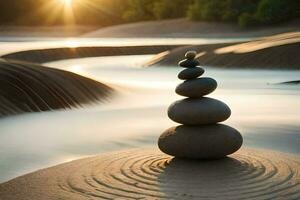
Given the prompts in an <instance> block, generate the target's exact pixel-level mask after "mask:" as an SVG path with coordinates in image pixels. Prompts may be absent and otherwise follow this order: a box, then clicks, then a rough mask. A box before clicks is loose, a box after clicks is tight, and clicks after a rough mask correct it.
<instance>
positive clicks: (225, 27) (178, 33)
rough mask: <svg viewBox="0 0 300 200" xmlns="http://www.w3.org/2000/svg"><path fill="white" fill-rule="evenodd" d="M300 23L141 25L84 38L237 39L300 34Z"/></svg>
mask: <svg viewBox="0 0 300 200" xmlns="http://www.w3.org/2000/svg"><path fill="white" fill-rule="evenodd" d="M299 24H300V23H299V20H295V21H291V22H289V23H285V24H279V25H277V26H269V27H268V26H265V27H255V28H248V29H243V28H241V27H239V26H238V25H237V24H230V23H218V22H201V21H198V22H197V21H189V20H186V19H170V20H159V21H148V22H137V23H130V24H123V25H116V26H111V27H106V28H101V29H99V30H96V31H92V32H90V33H87V34H84V35H83V37H120V38H121V37H135V38H139V37H149V38H153V37H166V38H170V37H171V38H172V37H174V38H180V37H181V38H200V37H204V38H206V37H207V38H213V37H214V38H218V37H221V38H233V37H261V36H268V35H274V34H279V33H284V32H291V31H297V30H298V31H299V29H300V25H299Z"/></svg>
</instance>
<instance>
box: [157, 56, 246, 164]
mask: <svg viewBox="0 0 300 200" xmlns="http://www.w3.org/2000/svg"><path fill="white" fill-rule="evenodd" d="M185 57H186V59H185V60H182V61H180V62H179V66H181V67H183V68H186V69H184V70H183V71H181V72H180V73H179V74H178V78H179V79H181V80H185V81H184V82H183V83H181V84H179V85H178V86H177V87H176V93H177V94H179V95H181V96H184V97H188V98H185V99H182V100H179V101H176V102H174V103H173V104H172V105H170V106H169V109H168V116H169V118H170V119H171V120H173V121H175V122H177V123H179V124H183V125H180V126H176V127H172V128H169V129H168V130H166V131H165V132H164V133H163V134H162V135H161V136H160V137H159V140H158V146H159V148H160V150H161V151H163V152H164V153H166V154H169V155H172V156H175V157H179V158H190V159H217V158H222V157H225V156H227V155H229V154H232V153H234V152H235V151H237V150H238V149H239V148H240V147H241V146H242V143H243V138H242V136H241V134H240V133H239V132H238V131H237V130H236V129H234V128H232V127H230V126H227V125H224V124H220V123H219V122H222V121H225V120H226V119H228V118H229V117H230V115H231V110H230V108H229V107H228V106H227V105H226V104H225V103H223V102H221V101H219V100H216V99H213V98H208V97H204V96H206V95H208V94H210V93H212V92H213V91H214V90H215V89H216V88H217V82H216V81H215V80H214V79H212V78H207V77H201V78H199V77H200V76H201V75H202V74H204V69H202V68H201V67H198V66H199V61H198V60H197V59H196V58H195V57H196V52H195V51H188V52H187V53H186V54H185Z"/></svg>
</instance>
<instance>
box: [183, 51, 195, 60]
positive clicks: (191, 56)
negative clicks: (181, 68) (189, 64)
mask: <svg viewBox="0 0 300 200" xmlns="http://www.w3.org/2000/svg"><path fill="white" fill-rule="evenodd" d="M184 56H185V57H186V58H187V59H189V60H193V59H194V58H195V57H196V56H197V52H196V51H188V52H186V53H185V55H184Z"/></svg>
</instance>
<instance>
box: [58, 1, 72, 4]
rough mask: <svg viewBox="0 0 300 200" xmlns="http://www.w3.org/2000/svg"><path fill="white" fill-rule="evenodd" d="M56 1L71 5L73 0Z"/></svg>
mask: <svg viewBox="0 0 300 200" xmlns="http://www.w3.org/2000/svg"><path fill="white" fill-rule="evenodd" d="M58 1H59V2H61V3H63V4H65V5H72V3H73V0H58Z"/></svg>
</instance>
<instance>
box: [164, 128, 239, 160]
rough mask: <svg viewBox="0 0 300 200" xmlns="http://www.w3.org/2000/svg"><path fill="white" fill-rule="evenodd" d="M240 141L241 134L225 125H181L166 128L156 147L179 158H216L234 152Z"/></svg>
mask: <svg viewBox="0 0 300 200" xmlns="http://www.w3.org/2000/svg"><path fill="white" fill-rule="evenodd" d="M242 143H243V138H242V136H241V134H240V133H239V132H238V131H237V130H236V129H234V128H232V127H230V126H227V125H223V124H215V125H204V126H185V125H181V126H177V127H172V128H170V129H168V130H166V131H165V132H164V133H163V134H162V135H161V136H160V137H159V140H158V147H159V149H160V150H161V151H162V152H164V153H166V154H168V155H171V156H175V157H179V158H190V159H217V158H222V157H225V156H227V155H229V154H232V153H234V152H236V151H237V150H238V149H239V148H240V147H241V146H242Z"/></svg>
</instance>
